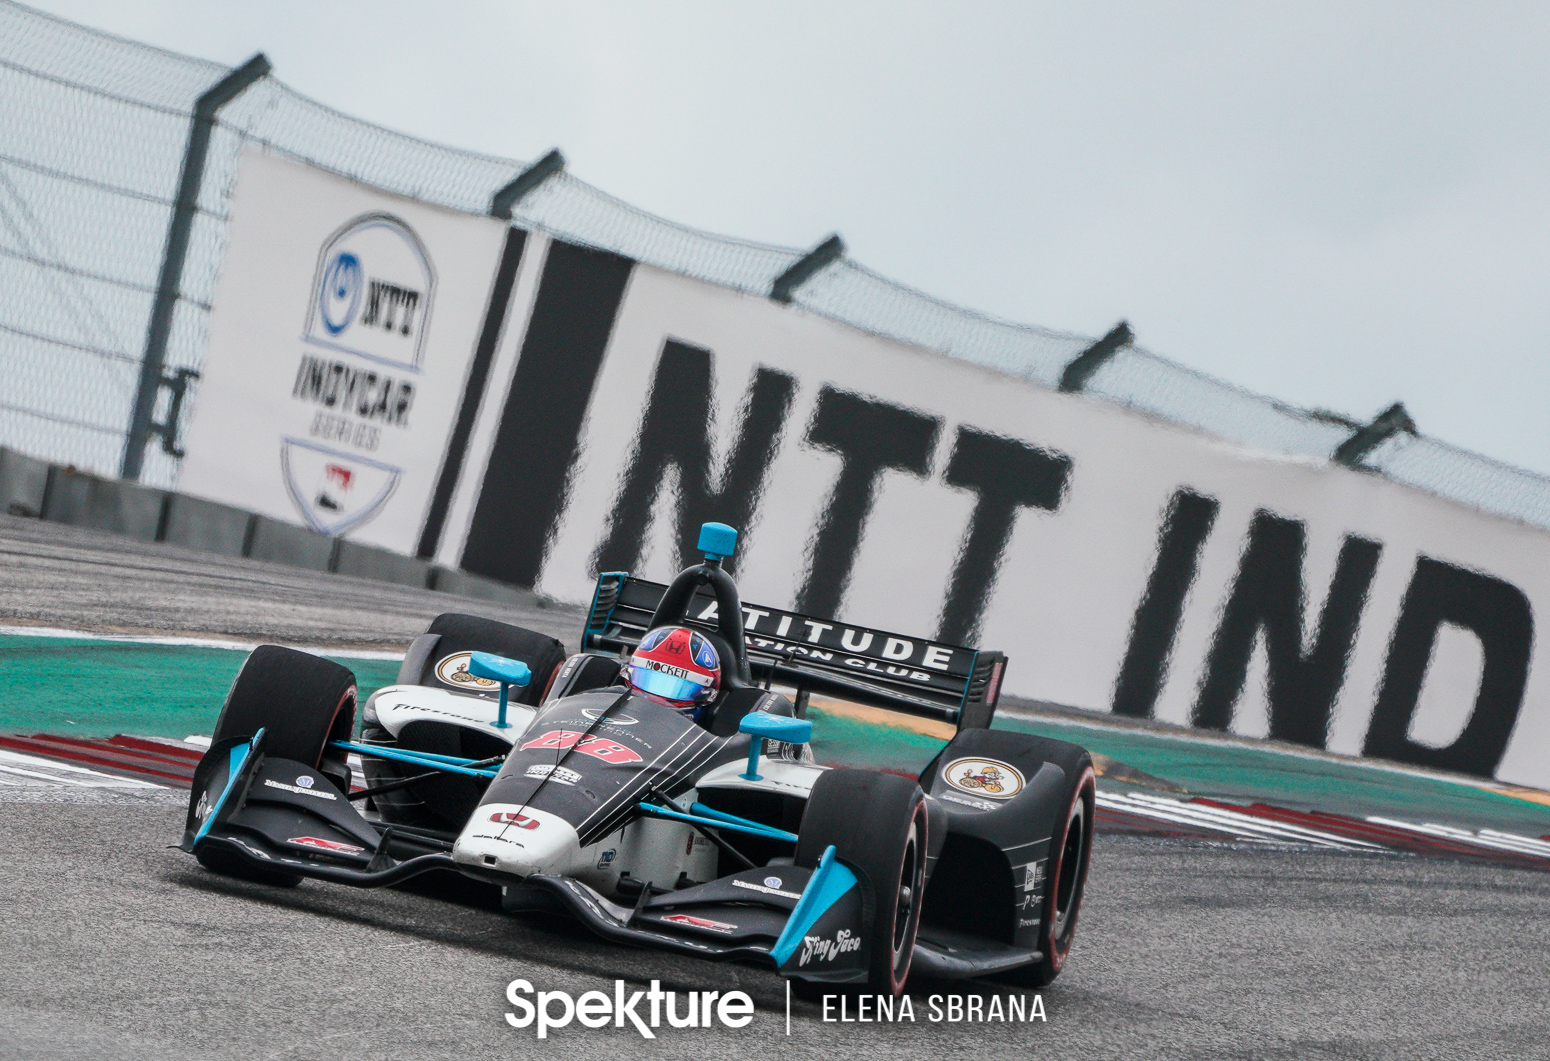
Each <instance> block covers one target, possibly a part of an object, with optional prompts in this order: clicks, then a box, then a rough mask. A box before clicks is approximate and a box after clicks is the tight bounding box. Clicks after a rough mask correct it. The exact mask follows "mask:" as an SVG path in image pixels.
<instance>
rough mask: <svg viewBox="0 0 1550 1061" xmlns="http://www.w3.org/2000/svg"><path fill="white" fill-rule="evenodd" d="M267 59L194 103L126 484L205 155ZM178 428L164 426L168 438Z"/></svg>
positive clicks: (151, 397) (167, 327)
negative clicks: (229, 107)
mask: <svg viewBox="0 0 1550 1061" xmlns="http://www.w3.org/2000/svg"><path fill="white" fill-rule="evenodd" d="M269 70H270V66H269V60H268V59H266V58H265V57H264V54H263V52H259V53H258V54H257V55H255V56H253V58H251V59H249V60H248V61H247V62H245V63H243V64H242V65H241V66H239V67H237V68H236V69H235V70H233V71H232V72H231V73H229V74H227V75H226V76H225V77H223V78H221V79H220V80H219V81H217V82H216V83H215V84H214V85H213V86H211V87H210V88H209V89H208V90H206V91H205V93H204V95H202V96H200V97H199V100H198V101H197V102H196V103H195V104H194V116H193V121H192V122H191V123H190V124H189V130H188V148H187V150H186V151H184V153H183V172H182V175H181V176H180V177H179V178H178V196H177V199H176V200H175V201H174V202H173V206H172V222H171V223H170V224H169V225H168V226H167V247H166V252H165V253H164V254H163V256H162V261H161V275H160V276H159V277H158V278H157V281H156V301H155V302H154V303H152V305H151V323H150V327H149V328H148V329H147V330H146V335H145V357H144V358H143V359H142V361H141V362H140V386H139V389H138V390H137V391H136V392H135V407H134V412H133V414H132V415H131V417H130V420H129V434H128V435H127V436H126V437H125V439H124V460H123V464H122V466H121V468H120V471H119V474H120V475H121V476H123V477H124V478H125V479H138V478H140V466H141V464H142V463H143V462H144V460H145V447H146V444H147V443H148V442H149V441H150V437H151V417H152V416H154V415H155V413H156V398H157V396H158V395H159V394H160V393H161V388H162V386H163V384H164V382H165V381H164V380H163V378H162V364H163V362H164V361H165V360H166V357H167V339H168V337H169V336H170V335H171V334H172V311H173V310H174V309H175V308H176V307H177V302H178V288H179V287H180V285H181V284H182V280H183V259H184V258H185V257H186V256H187V255H188V237H189V234H190V232H191V231H192V230H193V227H194V216H195V214H197V213H198V211H199V186H200V183H201V182H202V180H203V178H204V169H205V155H206V154H208V153H209V150H210V137H211V135H212V134H213V133H214V131H215V119H216V116H217V115H218V114H219V113H220V110H221V108H222V107H224V106H226V104H228V103H230V102H231V101H232V100H234V99H236V98H237V96H239V95H240V94H241V93H242V91H243V90H244V89H246V88H247V87H248V86H249V85H252V84H253V83H254V82H255V81H258V80H259V79H260V78H262V77H264V76H266V75H267V74H268V73H269ZM175 426H176V425H171V424H169V425H166V430H167V432H168V433H169V436H170V432H171V431H172V430H174V429H175Z"/></svg>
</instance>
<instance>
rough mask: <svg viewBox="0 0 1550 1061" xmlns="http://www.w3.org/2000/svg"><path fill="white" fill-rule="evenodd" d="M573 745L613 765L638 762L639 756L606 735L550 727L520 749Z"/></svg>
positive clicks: (558, 747)
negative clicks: (596, 735)
mask: <svg viewBox="0 0 1550 1061" xmlns="http://www.w3.org/2000/svg"><path fill="white" fill-rule="evenodd" d="M570 747H574V748H575V749H576V750H577V751H578V752H580V753H581V754H583V755H590V756H592V757H593V758H594V759H601V760H603V762H605V763H610V764H612V765H614V766H622V765H624V764H625V763H638V762H640V761H641V757H640V756H639V755H638V754H636V753H635V752H633V751H631V750H630V749H629V748H626V747H625V746H624V745H622V744H620V743H619V742H618V741H611V740H609V739H608V738H607V737H588V736H586V735H585V734H583V733H577V732H575V731H574V730H568V729H552V730H550V731H549V732H548V733H545V734H543V735H542V736H538V737H534V738H533V739H532V740H530V741H528V742H527V743H526V744H524V745H522V749H521V750H522V751H527V750H528V749H530V748H556V749H561V750H563V749H566V748H570Z"/></svg>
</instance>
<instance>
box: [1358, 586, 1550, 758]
mask: <svg viewBox="0 0 1550 1061" xmlns="http://www.w3.org/2000/svg"><path fill="white" fill-rule="evenodd" d="M1443 623H1451V624H1453V625H1454V626H1458V627H1462V628H1463V629H1465V630H1468V631H1469V632H1470V633H1472V634H1474V635H1475V637H1477V638H1479V639H1480V649H1481V652H1482V655H1483V657H1484V663H1483V665H1482V666H1481V668H1480V688H1479V691H1478V693H1477V694H1476V696H1475V703H1474V707H1473V710H1472V711H1471V712H1470V715H1469V721H1468V722H1466V723H1465V724H1464V729H1463V732H1461V733H1460V734H1459V736H1458V739H1457V740H1455V741H1454V742H1453V743H1452V744H1450V745H1448V746H1447V747H1445V748H1431V747H1428V746H1426V745H1424V744H1419V743H1417V742H1416V741H1413V740H1411V739H1410V736H1409V733H1410V724H1411V721H1412V719H1413V718H1414V717H1415V710H1416V705H1417V704H1418V703H1419V702H1420V698H1421V684H1422V682H1424V681H1425V680H1426V670H1427V665H1428V663H1429V662H1430V660H1431V655H1432V645H1433V643H1434V642H1435V641H1436V639H1437V629H1438V627H1440V626H1441V625H1442V624H1443ZM1533 647H1534V616H1533V611H1532V609H1531V608H1530V607H1529V602H1528V598H1527V597H1525V596H1524V595H1523V591H1522V590H1520V589H1518V587H1516V586H1514V585H1512V584H1511V583H1509V582H1504V581H1502V580H1501V579H1499V578H1494V577H1492V576H1490V575H1487V574H1482V573H1481V572H1479V571H1471V570H1469V569H1468V568H1463V567H1456V566H1454V565H1453V564H1448V563H1444V562H1443V561H1441V560H1434V559H1432V558H1431V557H1429V556H1422V557H1420V558H1419V559H1417V560H1416V564H1415V574H1414V575H1413V576H1412V577H1411V579H1410V587H1409V589H1407V590H1406V591H1405V600H1404V604H1403V606H1402V608H1401V610H1400V613H1399V622H1398V623H1396V624H1395V627H1394V639H1393V641H1392V642H1390V644H1389V655H1388V661H1387V663H1386V664H1385V665H1384V669H1383V684H1382V686H1381V687H1380V688H1379V690H1378V701H1377V706H1376V707H1375V708H1374V709H1373V713H1372V724H1371V725H1370V726H1369V728H1368V730H1367V741H1366V744H1365V745H1364V746H1363V748H1362V754H1363V755H1371V756H1378V757H1381V758H1384V759H1397V760H1399V761H1400V762H1407V763H1416V764H1418V765H1420V766H1430V767H1434V768H1436V769H1439V770H1456V771H1458V772H1460V773H1465V774H1475V775H1478V776H1480V777H1491V776H1493V775H1494V774H1495V773H1496V767H1497V765H1498V764H1500V763H1501V760H1502V754H1503V753H1504V752H1505V751H1506V750H1507V741H1508V740H1509V739H1510V738H1511V736H1512V727H1513V726H1514V724H1516V722H1517V721H1518V711H1519V709H1520V708H1521V707H1522V705H1523V688H1524V685H1525V684H1526V683H1527V681H1528V665H1529V657H1530V654H1531V652H1532V651H1533Z"/></svg>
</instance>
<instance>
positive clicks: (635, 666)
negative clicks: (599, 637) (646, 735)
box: [628, 626, 721, 718]
mask: <svg viewBox="0 0 1550 1061" xmlns="http://www.w3.org/2000/svg"><path fill="white" fill-rule="evenodd" d="M628 670H629V672H630V686H631V688H633V689H635V690H636V691H637V692H640V693H644V694H645V695H646V696H649V697H651V698H652V699H654V700H658V701H660V702H662V703H665V704H667V706H669V707H671V708H673V709H674V710H676V711H678V712H680V713H681V714H685V715H690V716H693V717H696V718H697V717H698V714H699V712H700V711H701V709H703V708H704V707H705V705H706V704H708V703H710V702H711V701H712V700H714V699H715V697H716V693H718V692H719V691H720V690H721V656H720V654H719V653H718V652H717V651H716V647H715V646H714V645H712V644H711V643H710V641H709V639H707V638H706V637H705V636H704V635H703V634H699V633H696V632H695V631H693V630H690V629H689V628H688V627H687V626H659V627H657V628H655V629H653V630H648V631H647V632H646V636H645V637H643V638H641V640H640V644H639V645H637V646H636V648H635V653H634V654H633V655H632V656H630V663H629V667H628Z"/></svg>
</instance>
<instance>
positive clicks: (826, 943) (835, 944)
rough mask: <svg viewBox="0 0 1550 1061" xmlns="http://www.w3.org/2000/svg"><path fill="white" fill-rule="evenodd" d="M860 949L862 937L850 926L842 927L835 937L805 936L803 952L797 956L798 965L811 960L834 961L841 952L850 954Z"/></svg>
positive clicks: (803, 938)
mask: <svg viewBox="0 0 1550 1061" xmlns="http://www.w3.org/2000/svg"><path fill="white" fill-rule="evenodd" d="M860 949H861V937H860V936H857V935H854V934H852V933H851V931H850V929H848V928H842V929H840V930H839V931H838V932H836V933H835V934H834V938H833V939H824V938H823V937H822V936H803V937H802V953H801V954H799V955H798V956H797V965H798V966H802V965H806V964H807V963H808V962H810V961H818V962H832V961H833V960H834V959H835V958H838V957H839V956H840V955H841V954H849V953H850V952H851V951H853V950H860Z"/></svg>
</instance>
